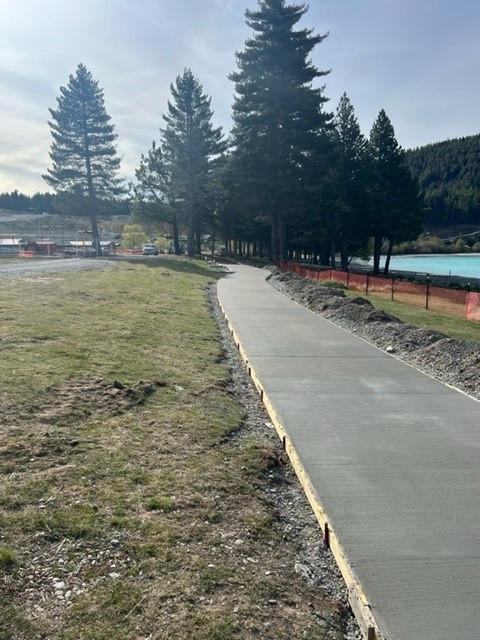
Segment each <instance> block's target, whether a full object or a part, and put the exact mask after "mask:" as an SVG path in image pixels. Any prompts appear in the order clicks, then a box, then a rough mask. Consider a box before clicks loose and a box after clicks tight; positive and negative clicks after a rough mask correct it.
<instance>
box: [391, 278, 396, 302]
mask: <svg viewBox="0 0 480 640" xmlns="http://www.w3.org/2000/svg"><path fill="white" fill-rule="evenodd" d="M394 293H395V276H392V302H393V296H394Z"/></svg>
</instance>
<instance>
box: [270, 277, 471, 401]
mask: <svg viewBox="0 0 480 640" xmlns="http://www.w3.org/2000/svg"><path fill="white" fill-rule="evenodd" d="M270 271H271V276H270V278H269V282H270V284H271V285H272V286H273V287H275V288H276V289H278V290H279V291H281V292H282V293H283V294H285V295H287V296H288V297H290V298H292V300H295V302H297V303H298V304H301V305H303V306H304V307H306V308H308V309H310V310H311V311H313V312H314V313H318V314H319V315H321V316H323V317H324V318H327V319H328V320H330V321H332V322H334V323H335V324H337V325H338V326H340V327H342V328H343V329H346V330H347V331H349V332H350V333H353V334H355V335H357V336H359V337H361V338H363V339H364V340H366V341H368V342H370V343H372V344H374V345H375V346H377V347H379V348H380V349H383V350H384V351H386V352H387V353H391V354H392V355H394V356H395V357H397V358H399V359H400V360H403V361H404V362H406V363H408V364H410V365H413V366H415V367H416V368H417V369H420V370H421V371H423V372H424V373H427V374H429V375H431V376H432V377H434V378H436V379H437V380H439V381H440V382H443V383H445V384H449V385H451V386H453V387H455V388H456V389H459V390H460V391H463V392H465V393H467V394H468V395H470V396H472V397H473V398H475V399H477V400H480V378H479V376H478V369H479V365H480V344H479V343H477V342H471V341H468V340H454V339H452V338H449V337H447V336H445V335H444V334H442V333H439V332H438V331H430V330H426V329H420V328H419V327H415V326H412V325H408V324H406V323H404V322H402V321H401V320H399V319H398V318H396V317H394V316H392V315H391V314H389V313H386V312H385V311H379V310H377V309H375V308H374V307H373V305H372V304H371V302H370V301H369V300H366V299H365V298H361V297H357V298H350V297H347V296H346V295H345V292H344V291H342V290H341V289H335V288H332V287H329V286H325V285H322V284H319V283H317V282H315V281H313V280H309V279H308V278H303V277H301V276H298V275H296V274H294V273H290V272H283V271H280V270H279V269H277V268H270Z"/></svg>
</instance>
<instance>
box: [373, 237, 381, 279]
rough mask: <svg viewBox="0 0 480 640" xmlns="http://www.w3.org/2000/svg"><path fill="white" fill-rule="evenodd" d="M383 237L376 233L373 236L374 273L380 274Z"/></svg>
mask: <svg viewBox="0 0 480 640" xmlns="http://www.w3.org/2000/svg"><path fill="white" fill-rule="evenodd" d="M382 243H383V237H382V236H381V235H378V234H377V235H375V236H374V237H373V273H374V274H375V275H377V276H378V274H379V273H380V253H381V251H382Z"/></svg>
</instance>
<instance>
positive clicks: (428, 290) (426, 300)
mask: <svg viewBox="0 0 480 640" xmlns="http://www.w3.org/2000/svg"><path fill="white" fill-rule="evenodd" d="M429 295H430V276H429V275H428V274H427V291H426V299H425V309H428V297H429Z"/></svg>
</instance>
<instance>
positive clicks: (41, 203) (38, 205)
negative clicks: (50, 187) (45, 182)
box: [0, 189, 55, 213]
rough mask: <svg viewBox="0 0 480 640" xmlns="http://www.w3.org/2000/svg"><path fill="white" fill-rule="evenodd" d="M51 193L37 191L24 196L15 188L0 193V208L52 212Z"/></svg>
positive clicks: (52, 198)
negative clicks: (31, 194)
mask: <svg viewBox="0 0 480 640" xmlns="http://www.w3.org/2000/svg"><path fill="white" fill-rule="evenodd" d="M54 198H55V196H54V194H53V193H48V192H47V193H40V192H37V193H35V194H34V195H33V196H26V195H24V194H23V193H19V192H18V191H17V190H16V189H15V191H12V192H11V193H0V209H7V210H9V211H29V210H32V209H33V210H35V211H38V212H39V213H53V201H54Z"/></svg>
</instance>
